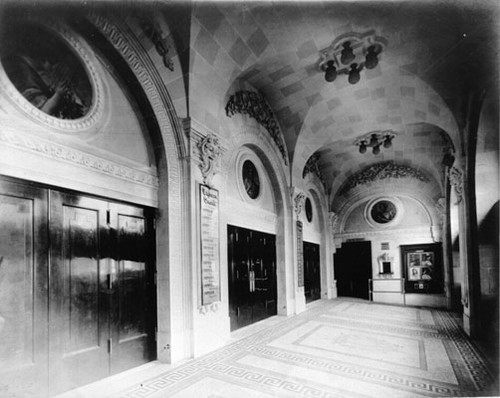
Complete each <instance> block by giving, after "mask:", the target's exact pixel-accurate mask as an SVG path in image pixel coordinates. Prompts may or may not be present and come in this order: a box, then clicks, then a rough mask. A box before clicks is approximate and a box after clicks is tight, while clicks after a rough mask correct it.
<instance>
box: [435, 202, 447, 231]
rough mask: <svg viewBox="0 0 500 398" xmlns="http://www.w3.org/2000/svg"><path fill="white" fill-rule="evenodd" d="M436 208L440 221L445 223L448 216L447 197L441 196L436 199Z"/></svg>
mask: <svg viewBox="0 0 500 398" xmlns="http://www.w3.org/2000/svg"><path fill="white" fill-rule="evenodd" d="M435 208H436V211H437V213H438V215H439V223H440V224H441V225H443V224H444V221H445V217H446V199H445V198H439V199H438V200H437V201H436V204H435Z"/></svg>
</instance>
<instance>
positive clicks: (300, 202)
mask: <svg viewBox="0 0 500 398" xmlns="http://www.w3.org/2000/svg"><path fill="white" fill-rule="evenodd" d="M291 197H292V203H293V210H294V211H295V215H296V216H297V219H299V218H300V214H301V213H302V208H303V207H304V203H305V201H306V195H305V194H304V192H300V191H297V189H295V188H294V189H292V193H291Z"/></svg>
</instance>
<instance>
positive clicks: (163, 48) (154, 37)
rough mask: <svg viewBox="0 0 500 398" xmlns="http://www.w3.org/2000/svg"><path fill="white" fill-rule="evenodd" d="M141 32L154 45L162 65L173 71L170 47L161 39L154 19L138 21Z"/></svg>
mask: <svg viewBox="0 0 500 398" xmlns="http://www.w3.org/2000/svg"><path fill="white" fill-rule="evenodd" d="M139 25H140V26H141V29H142V31H143V32H144V34H145V35H146V37H147V38H149V40H151V42H152V43H153V44H154V46H155V49H156V52H157V53H158V55H159V56H160V57H161V58H162V60H163V64H164V65H165V66H166V67H167V68H168V69H169V70H170V71H172V72H173V71H174V63H173V61H172V58H171V56H170V50H171V47H170V45H169V44H168V43H167V40H166V38H164V37H163V32H162V30H161V28H160V24H159V23H158V22H157V21H155V19H154V17H150V18H144V19H142V20H141V21H140V23H139Z"/></svg>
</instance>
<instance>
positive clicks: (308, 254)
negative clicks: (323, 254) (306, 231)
mask: <svg viewBox="0 0 500 398" xmlns="http://www.w3.org/2000/svg"><path fill="white" fill-rule="evenodd" d="M303 253H304V294H305V296H306V303H310V302H311V301H314V300H318V299H320V298H321V276H320V264H319V245H317V244H314V243H309V242H304V250H303Z"/></svg>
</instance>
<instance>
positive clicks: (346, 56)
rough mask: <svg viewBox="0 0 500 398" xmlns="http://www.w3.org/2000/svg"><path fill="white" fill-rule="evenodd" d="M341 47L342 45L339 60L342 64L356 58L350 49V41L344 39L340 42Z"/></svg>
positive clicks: (346, 63)
mask: <svg viewBox="0 0 500 398" xmlns="http://www.w3.org/2000/svg"><path fill="white" fill-rule="evenodd" d="M342 47H344V48H343V49H342V52H341V53H340V62H342V64H343V65H348V64H350V63H351V62H352V61H354V58H356V56H355V55H354V52H353V51H352V48H351V42H349V41H345V42H344V43H342Z"/></svg>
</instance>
